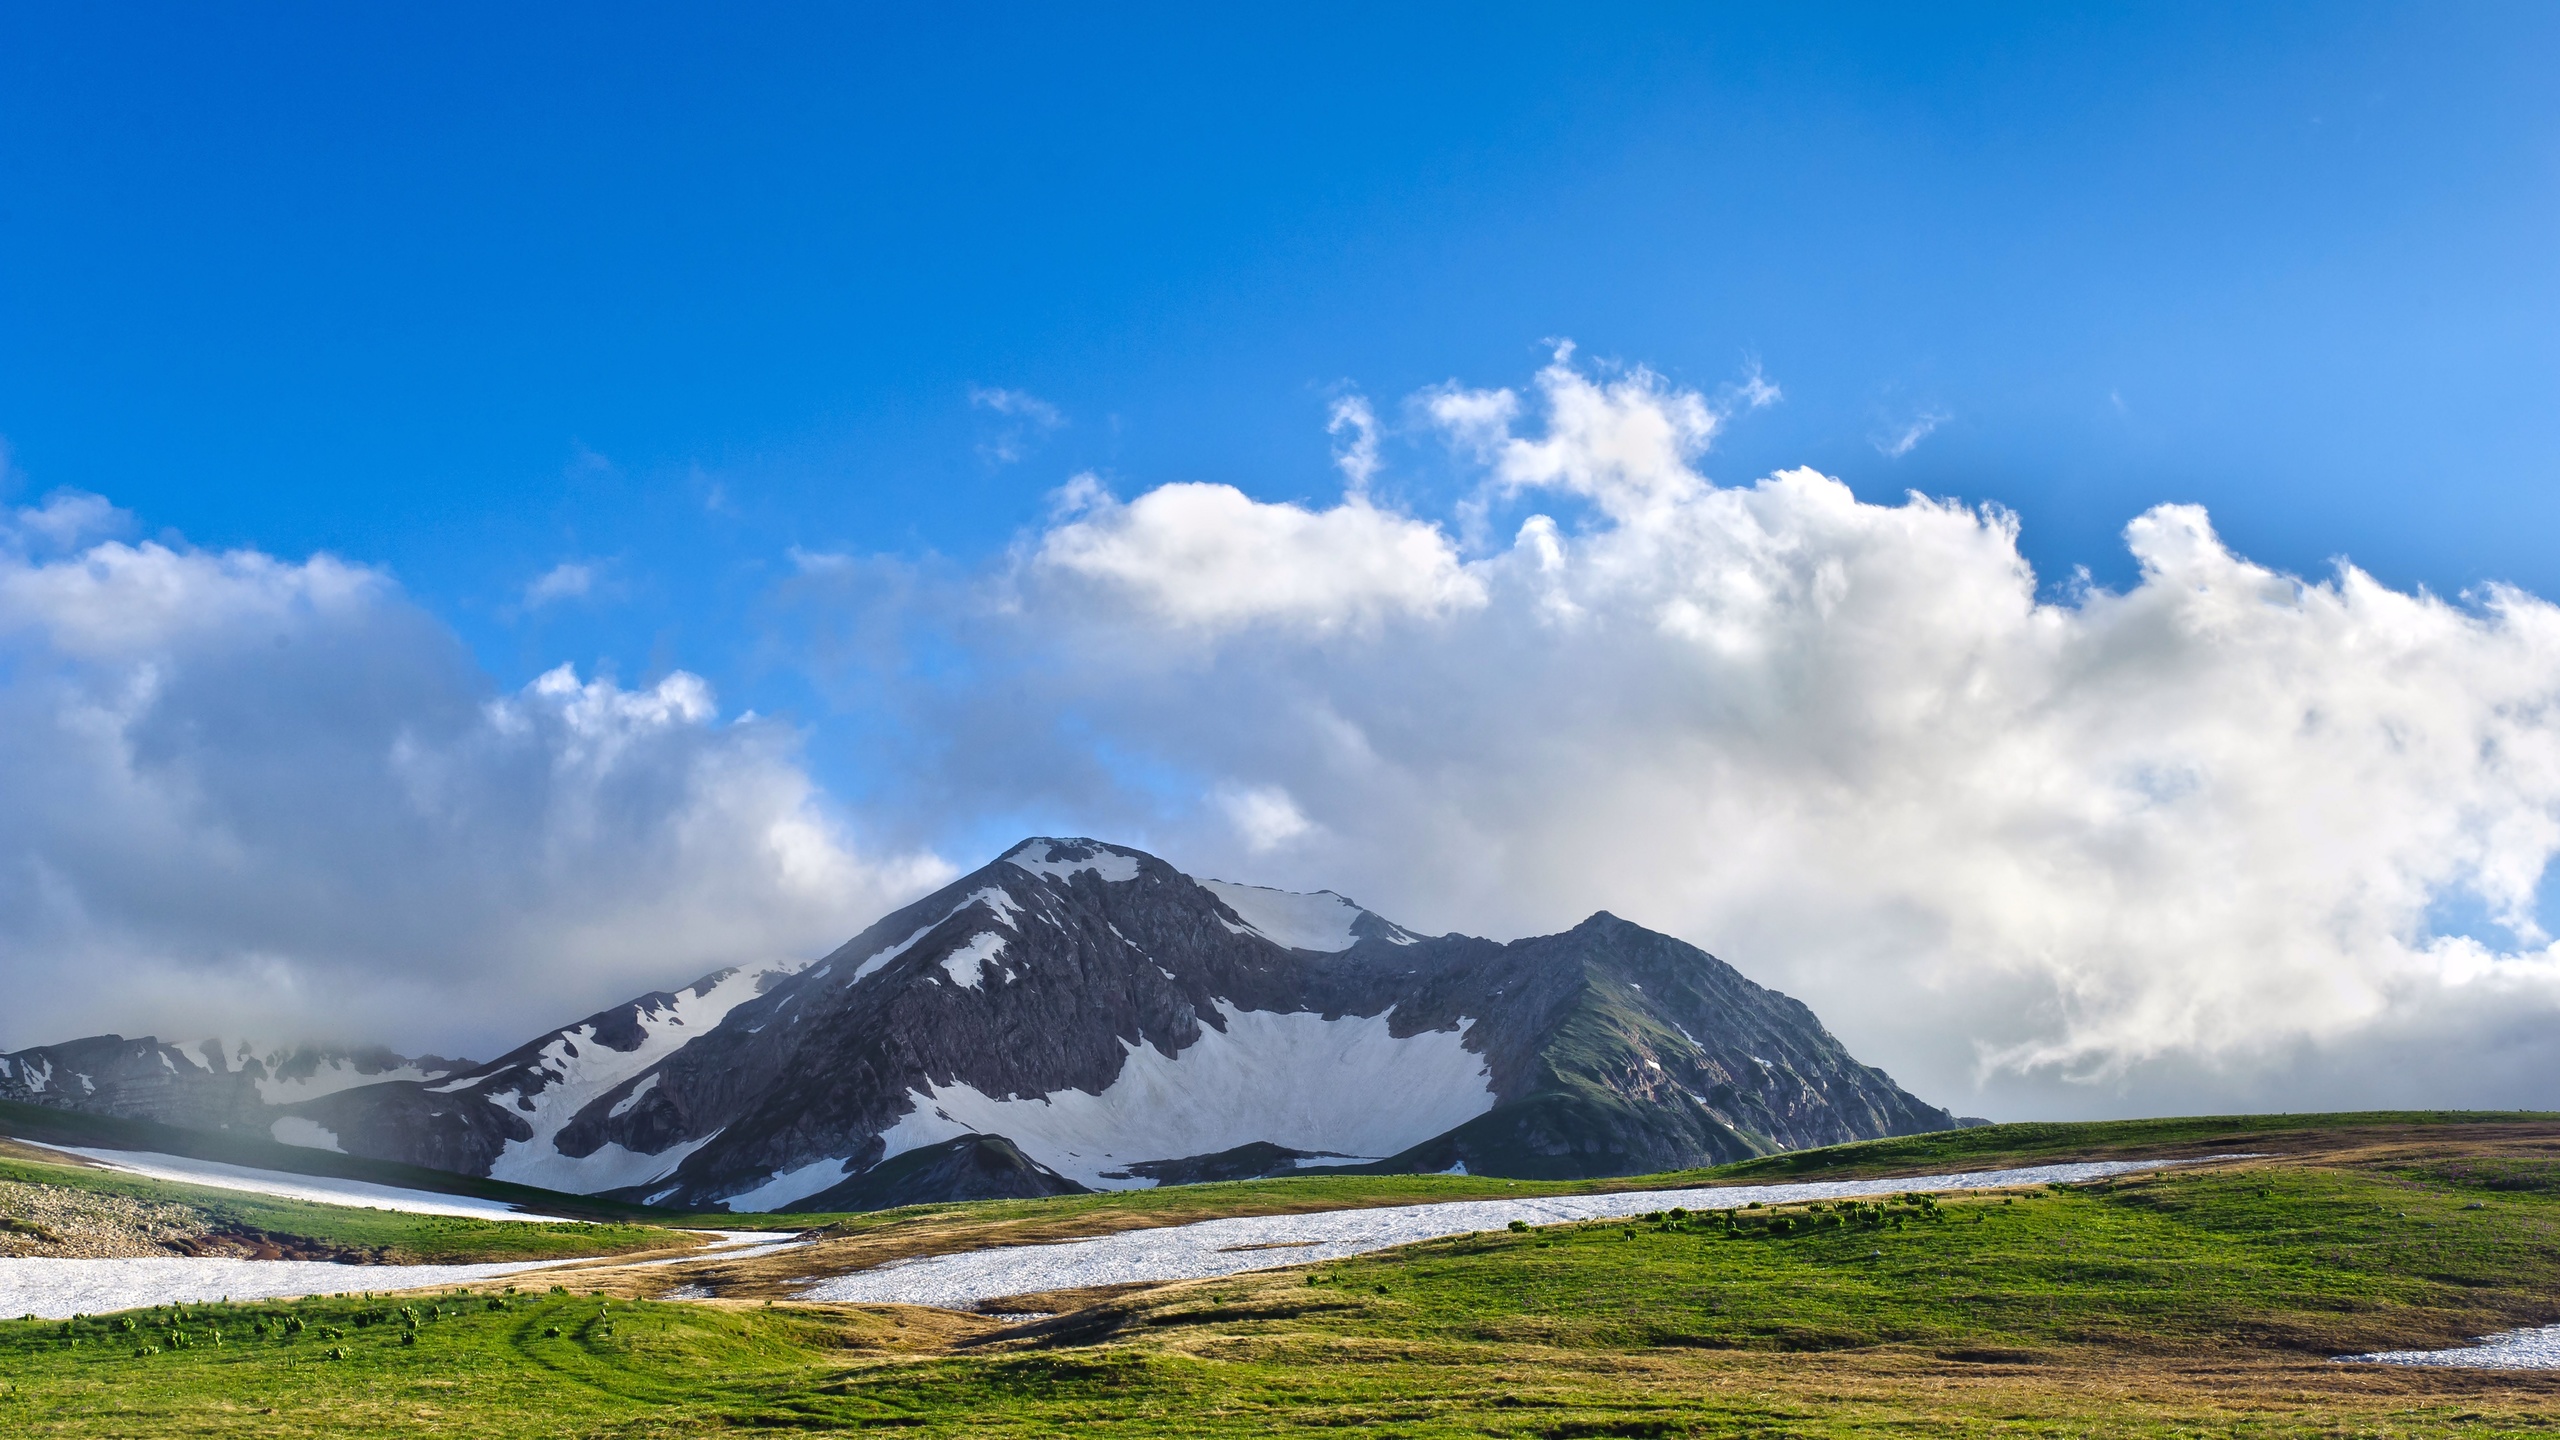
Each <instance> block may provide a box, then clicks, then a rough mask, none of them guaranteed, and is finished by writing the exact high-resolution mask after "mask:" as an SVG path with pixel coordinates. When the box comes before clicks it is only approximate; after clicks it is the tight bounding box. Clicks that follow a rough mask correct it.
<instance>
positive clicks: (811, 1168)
mask: <svg viewBox="0 0 2560 1440" xmlns="http://www.w3.org/2000/svg"><path fill="white" fill-rule="evenodd" d="M850 1169H851V1167H850V1166H849V1165H847V1164H846V1163H845V1162H844V1161H842V1160H835V1159H828V1160H812V1161H810V1162H809V1163H808V1164H806V1165H799V1166H795V1167H793V1168H791V1169H789V1170H777V1171H775V1172H774V1174H773V1178H772V1179H770V1180H767V1181H766V1182H764V1183H763V1184H762V1185H759V1186H757V1187H756V1188H754V1189H753V1190H749V1191H746V1192H745V1193H743V1194H738V1195H732V1196H730V1197H729V1213H731V1214H733V1215H744V1214H748V1213H750V1212H762V1211H766V1210H779V1209H781V1208H782V1207H783V1206H785V1205H789V1204H792V1203H794V1202H797V1201H801V1200H806V1199H808V1198H809V1197H810V1196H812V1195H815V1194H817V1193H818V1192H819V1191H821V1190H824V1189H827V1188H829V1187H830V1186H833V1185H836V1184H839V1183H841V1182H842V1181H843V1180H844V1178H845V1175H846V1173H847V1172H848V1171H849V1170H850Z"/></svg>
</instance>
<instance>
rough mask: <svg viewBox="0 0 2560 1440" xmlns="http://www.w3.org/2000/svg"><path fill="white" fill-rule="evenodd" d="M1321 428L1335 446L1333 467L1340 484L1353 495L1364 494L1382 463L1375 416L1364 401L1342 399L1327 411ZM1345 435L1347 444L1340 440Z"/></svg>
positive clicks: (1366, 401)
mask: <svg viewBox="0 0 2560 1440" xmlns="http://www.w3.org/2000/svg"><path fill="white" fill-rule="evenodd" d="M1324 428H1325V432H1326V433H1327V434H1329V435H1332V436H1333V437H1334V439H1335V440H1336V441H1337V442H1338V443H1337V444H1336V445H1335V447H1334V451H1333V465H1334V468H1335V469H1337V470H1340V471H1341V472H1342V480H1343V483H1344V484H1345V485H1347V486H1349V487H1350V490H1351V493H1352V494H1355V495H1365V494H1367V493H1368V491H1369V482H1370V481H1372V480H1374V479H1376V478H1377V476H1378V470H1379V467H1380V465H1381V463H1382V462H1381V461H1380V460H1379V459H1378V413H1377V412H1376V411H1374V410H1372V409H1370V408H1369V402H1368V400H1367V399H1365V398H1363V397H1361V396H1358V395H1345V396H1342V397H1340V398H1339V399H1337V400H1335V401H1334V402H1333V405H1332V406H1331V408H1330V409H1328V410H1327V411H1326V413H1325V427H1324ZM1346 434H1347V435H1348V436H1349V437H1350V438H1349V439H1347V440H1346V439H1344V438H1343V437H1344V436H1345V435H1346Z"/></svg>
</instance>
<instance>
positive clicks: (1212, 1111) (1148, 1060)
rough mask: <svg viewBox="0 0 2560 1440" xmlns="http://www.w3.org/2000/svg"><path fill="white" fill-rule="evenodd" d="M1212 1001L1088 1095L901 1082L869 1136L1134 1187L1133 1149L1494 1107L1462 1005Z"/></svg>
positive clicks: (1242, 1140) (1196, 1149) (1454, 1122)
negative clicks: (1443, 1009)
mask: <svg viewBox="0 0 2560 1440" xmlns="http://www.w3.org/2000/svg"><path fill="white" fill-rule="evenodd" d="M1216 1008H1217V1012H1218V1016H1219V1018H1220V1019H1221V1020H1222V1021H1223V1023H1224V1025H1225V1030H1224V1031H1223V1033H1222V1032H1221V1031H1219V1030H1215V1029H1207V1028H1204V1029H1203V1030H1202V1032H1201V1036H1200V1039H1199V1041H1198V1042H1197V1043H1195V1044H1193V1045H1192V1046H1191V1047H1190V1048H1189V1049H1186V1050H1184V1051H1182V1052H1181V1053H1180V1054H1178V1055H1174V1056H1172V1057H1169V1058H1168V1057H1167V1056H1166V1055H1165V1054H1164V1053H1163V1052H1162V1051H1160V1050H1158V1049H1156V1048H1155V1047H1154V1046H1153V1045H1149V1044H1146V1043H1144V1042H1143V1041H1141V1042H1139V1043H1136V1044H1131V1045H1129V1046H1128V1059H1127V1060H1126V1061H1125V1062H1124V1063H1123V1064H1122V1066H1121V1070H1120V1075H1119V1078H1118V1079H1116V1080H1114V1081H1112V1083H1111V1085H1110V1086H1109V1087H1108V1088H1106V1089H1105V1090H1104V1091H1103V1092H1102V1093H1101V1094H1099V1095H1095V1094H1091V1093H1088V1092H1086V1091H1083V1090H1073V1089H1069V1090H1059V1091H1054V1092H1052V1093H1050V1094H1047V1095H1042V1096H1038V1097H1035V1098H1032V1099H1012V1098H1007V1099H997V1098H995V1097H993V1096H990V1095H987V1094H984V1093H982V1092H980V1091H979V1090H977V1089H975V1088H974V1087H972V1086H968V1085H960V1084H954V1085H950V1086H939V1085H935V1086H929V1087H928V1089H927V1091H925V1092H916V1091H910V1092H908V1094H909V1098H910V1099H911V1100H912V1101H913V1102H914V1106H915V1108H914V1109H912V1110H910V1111H909V1112H908V1113H907V1114H905V1115H903V1116H900V1117H899V1119H898V1123H897V1124H896V1125H894V1126H891V1127H890V1129H889V1130H888V1131H887V1132H886V1133H885V1134H884V1135H883V1136H882V1137H881V1138H882V1139H883V1140H884V1141H885V1142H886V1143H887V1146H888V1149H887V1151H886V1152H885V1153H884V1154H883V1155H882V1157H881V1158H883V1159H887V1158H889V1157H890V1156H895V1155H902V1154H905V1153H906V1152H907V1151H909V1150H915V1149H919V1148H922V1147H923V1146H927V1145H938V1144H940V1143H942V1142H943V1141H945V1140H950V1139H955V1138H957V1137H959V1136H962V1135H967V1134H971V1133H976V1134H982V1135H1002V1136H1004V1137H1005V1138H1006V1139H1009V1140H1011V1141H1012V1142H1013V1143H1014V1144H1016V1145H1018V1146H1020V1147H1021V1148H1022V1151H1023V1153H1024V1154H1026V1155H1029V1156H1030V1157H1031V1158H1032V1159H1035V1160H1037V1161H1039V1162H1040V1163H1041V1164H1043V1165H1046V1166H1048V1167H1049V1168H1050V1169H1052V1170H1055V1171H1057V1172H1058V1173H1059V1174H1061V1175H1064V1176H1067V1177H1068V1178H1070V1179H1072V1180H1075V1181H1077V1182H1078V1183H1080V1184H1084V1185H1090V1186H1093V1187H1095V1188H1097V1189H1105V1190H1110V1189H1139V1188H1144V1187H1146V1186H1149V1185H1152V1184H1154V1183H1155V1182H1153V1181H1151V1180H1142V1179H1136V1178H1132V1177H1131V1176H1129V1175H1128V1174H1127V1170H1128V1167H1129V1166H1131V1165H1133V1164H1137V1163H1139V1162H1141V1161H1147V1160H1175V1159H1181V1158H1184V1157H1186V1156H1192V1155H1209V1154H1214V1153H1216V1152H1218V1151H1221V1150H1231V1149H1234V1148H1235V1147H1236V1146H1238V1145H1249V1144H1252V1143H1253V1142H1255V1141H1257V1140H1267V1141H1270V1142H1271V1143H1273V1144H1275V1145H1280V1146H1284V1147H1286V1148H1288V1149H1292V1150H1313V1151H1325V1150H1330V1151H1341V1150H1349V1151H1353V1152H1356V1153H1358V1154H1362V1155H1393V1154H1395V1153H1396V1152H1398V1151H1400V1150H1403V1149H1405V1148H1406V1147H1407V1146H1411V1145H1416V1144H1419V1143H1421V1142H1422V1141H1424V1140H1428V1139H1430V1138H1431V1137H1432V1136H1434V1135H1437V1134H1440V1133H1441V1132H1443V1131H1446V1130H1449V1129H1452V1128H1454V1127H1456V1126H1458V1125H1462V1124H1464V1123H1466V1122H1467V1121H1469V1120H1472V1119H1474V1118H1475V1117H1477V1116H1478V1115H1481V1114H1483V1113H1485V1112H1486V1111H1488V1110H1490V1109H1492V1108H1493V1105H1494V1093H1493V1076H1492V1072H1491V1070H1490V1069H1489V1068H1488V1067H1487V1066H1486V1064H1485V1060H1484V1057H1483V1056H1481V1055H1477V1054H1474V1053H1471V1052H1470V1051H1469V1050H1468V1049H1467V1048H1466V1045H1465V1043H1464V1039H1465V1028H1466V1026H1467V1025H1468V1024H1469V1023H1471V1022H1469V1021H1467V1020H1466V1019H1464V1018H1461V1019H1460V1021H1459V1024H1458V1028H1457V1029H1453V1030H1425V1031H1422V1032H1420V1033H1418V1034H1413V1035H1407V1036H1404V1037H1402V1038H1401V1039H1399V1038H1397V1037H1396V1036H1394V1035H1391V1034H1389V1033H1388V1016H1387V1015H1371V1016H1358V1015H1350V1016H1342V1017H1339V1018H1336V1019H1331V1020H1328V1019H1326V1018H1324V1017H1323V1016H1321V1015H1318V1014H1315V1013H1313V1012H1311V1011H1297V1012H1290V1013H1282V1012H1278V1011H1270V1010H1235V1009H1232V1008H1230V1007H1229V1006H1228V1004H1227V1002H1225V1001H1219V1002H1217V1003H1216ZM1392 1013H1393V1012H1392V1011H1391V1012H1389V1014H1392ZM809 1193H812V1194H814V1193H816V1192H815V1191H811V1192H809ZM731 1203H732V1205H733V1207H734V1205H735V1203H736V1202H734V1201H733V1202H731ZM785 1203H788V1202H785Z"/></svg>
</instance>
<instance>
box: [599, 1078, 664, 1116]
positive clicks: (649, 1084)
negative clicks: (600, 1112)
mask: <svg viewBox="0 0 2560 1440" xmlns="http://www.w3.org/2000/svg"><path fill="white" fill-rule="evenodd" d="M657 1088H658V1077H657V1076H655V1075H652V1076H650V1077H649V1078H648V1079H646V1080H643V1081H641V1082H640V1083H639V1084H637V1085H634V1086H632V1087H631V1093H630V1094H628V1095H625V1096H623V1097H622V1098H621V1099H619V1100H616V1101H614V1102H613V1108H612V1109H610V1110H607V1111H606V1112H604V1113H605V1117H606V1118H607V1119H611V1120H619V1119H621V1118H622V1117H623V1116H625V1115H628V1114H630V1113H631V1109H632V1107H633V1106H635V1105H638V1104H639V1103H640V1097H641V1096H643V1095H646V1094H648V1093H649V1092H650V1091H652V1090H655V1089H657Z"/></svg>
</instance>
